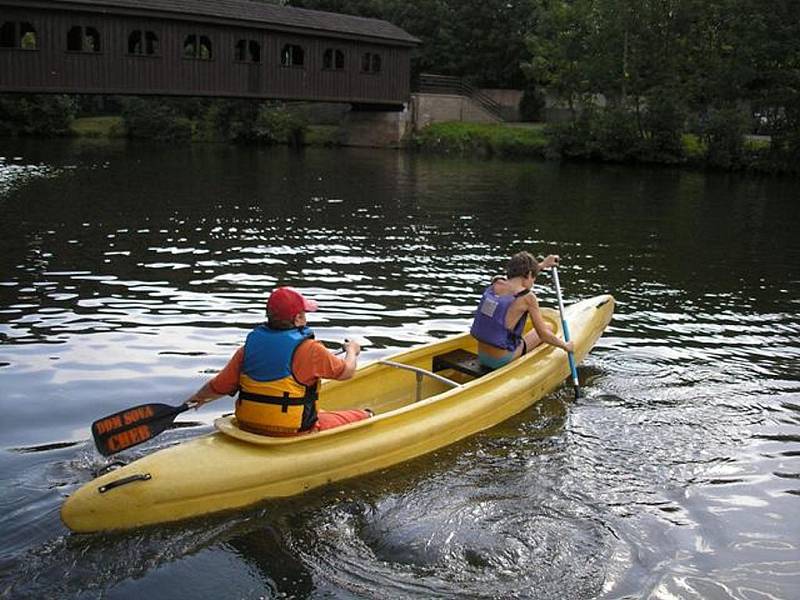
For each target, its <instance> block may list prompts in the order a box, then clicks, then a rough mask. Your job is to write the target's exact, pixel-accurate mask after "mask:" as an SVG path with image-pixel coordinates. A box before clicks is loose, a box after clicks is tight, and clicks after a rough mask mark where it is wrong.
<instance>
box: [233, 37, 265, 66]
mask: <svg viewBox="0 0 800 600" xmlns="http://www.w3.org/2000/svg"><path fill="white" fill-rule="evenodd" d="M236 60H237V61H238V62H249V63H260V62H261V44H259V43H258V42H257V41H255V40H239V41H238V42H236Z"/></svg>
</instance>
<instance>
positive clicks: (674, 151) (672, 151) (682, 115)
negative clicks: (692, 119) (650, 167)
mask: <svg viewBox="0 0 800 600" xmlns="http://www.w3.org/2000/svg"><path fill="white" fill-rule="evenodd" d="M646 102H647V109H646V110H645V111H644V116H643V118H642V127H643V129H644V130H645V131H646V132H647V133H648V139H647V145H646V148H645V149H644V153H645V155H644V156H642V158H643V159H646V160H649V161H654V162H662V163H674V162H678V161H681V160H683V159H684V158H685V154H684V145H683V140H682V135H683V131H684V129H685V125H686V109H685V107H684V103H683V102H682V101H681V99H680V98H676V97H675V94H674V93H671V92H670V91H666V90H662V89H659V90H656V92H655V93H653V94H651V95H650V96H648V98H647V100H646Z"/></svg>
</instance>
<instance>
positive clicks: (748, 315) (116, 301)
mask: <svg viewBox="0 0 800 600" xmlns="http://www.w3.org/2000/svg"><path fill="white" fill-rule="evenodd" d="M799 196H800V183H799V182H798V180H792V179H771V178H753V177H748V176H739V175H728V174H708V173H705V174H704V173H698V172H691V171H682V170H672V169H647V168H628V167H621V166H592V165H574V164H573V165H559V164H556V163H547V162H500V161H472V160H461V159H455V158H433V157H425V156H414V155H409V154H405V153H398V152H394V151H377V150H356V149H349V150H322V149H320V150H310V149H309V150H306V151H304V152H292V151H289V150H286V149H283V148H281V149H253V148H233V147H227V146H223V145H208V146H200V145H195V146H191V147H171V146H161V147H154V146H146V145H134V144H127V143H124V142H120V143H114V144H109V143H107V142H102V143H101V142H91V141H89V142H86V141H83V142H51V141H48V142H12V141H9V140H4V141H1V142H0V215H2V219H1V220H0V414H2V418H1V419H0V484H1V487H0V597H2V598H42V597H48V598H133V597H136V598H138V597H147V598H149V599H151V600H155V599H159V598H169V599H173V598H187V599H189V598H191V599H196V598H348V599H349V598H415V599H416V598H419V599H423V598H424V599H427V598H537V599H538V598H545V599H546V598H570V599H572V598H576V599H580V598H640V597H647V598H664V599H673V598H737V599H738V598H741V599H753V598H787V599H788V598H798V597H800V519H798V515H800V361H799V360H798V359H800V317H798V309H800V302H799V301H798V298H799V297H800V273H799V272H798V265H800V241H798V239H799V238H798V229H799V226H800V203H799V202H798V199H799V198H798V197H799ZM520 249H529V250H531V251H532V252H534V253H537V254H548V253H559V254H560V255H561V256H562V260H563V266H562V269H561V284H562V287H563V289H564V293H565V300H566V301H567V302H569V301H571V300H575V299H578V298H583V297H587V296H593V295H597V294H600V293H611V294H613V295H614V296H615V298H616V299H617V312H616V314H615V318H614V320H613V322H612V324H611V326H610V327H609V329H608V330H607V331H606V333H605V335H604V337H603V338H601V340H600V341H599V343H598V345H597V346H596V347H595V349H594V350H593V352H592V353H591V354H590V356H589V357H588V358H587V360H586V361H585V363H584V364H583V365H581V367H580V376H581V380H582V382H583V387H584V395H583V397H581V398H580V399H579V400H577V401H576V400H574V398H573V397H572V393H571V389H570V388H569V387H568V386H566V385H565V386H563V387H562V388H560V389H559V390H557V391H555V392H554V393H553V394H551V395H550V396H548V397H547V398H545V399H544V400H543V401H542V402H540V403H539V404H537V405H535V406H534V407H532V408H531V409H529V410H527V411H525V412H524V413H522V414H520V415H518V416H517V417H515V418H513V419H511V420H510V421H508V422H505V423H503V424H501V425H499V426H497V427H495V428H493V429H491V430H488V431H486V432H483V433H481V434H478V435H475V436H473V437H471V438H469V439H467V440H464V441H462V442H459V443H457V444H455V445H453V446H450V447H448V448H446V449H444V450H442V451H439V452H436V453H434V454H431V455H428V456H424V457H422V458H419V459H417V460H415V461H412V462H410V463H406V464H403V465H399V466H397V467H395V468H392V469H388V470H386V471H383V472H380V473H376V474H373V475H369V476H365V477H361V478H357V479H354V480H350V481H346V482H342V483H337V484H334V485H331V486H330V487H327V488H324V489H321V490H317V491H314V492H311V493H308V494H305V495H303V496H299V497H296V498H292V499H288V500H282V501H277V502H275V501H273V502H265V503H264V504H261V505H258V506H255V507H253V508H251V509H247V510H242V511H237V512H233V513H229V514H223V515H217V516H213V517H208V518H201V519H196V520H193V521H188V522H183V523H177V524H172V525H168V526H161V527H151V528H147V529H144V530H139V531H132V532H127V533H111V534H96V535H76V534H71V533H69V532H68V531H67V530H66V528H65V527H64V526H63V525H62V524H61V522H60V520H59V517H58V510H59V507H60V505H61V503H62V501H63V500H64V498H65V497H66V496H67V495H68V494H70V493H71V492H72V491H74V490H75V489H76V488H77V487H78V486H79V485H80V484H82V483H84V482H86V481H87V480H89V479H90V478H91V473H92V472H93V471H94V470H95V469H97V468H99V467H101V466H103V465H104V464H105V460H103V459H102V458H101V457H100V456H99V455H98V454H97V453H96V451H95V450H94V449H93V446H92V443H91V442H90V439H89V438H90V434H89V425H90V423H91V422H92V421H93V420H95V419H96V418H98V417H100V416H103V415H105V414H108V413H110V412H114V411H116V410H120V409H122V408H126V407H129V406H133V405H136V404H139V403H142V402H165V403H170V404H178V403H180V402H181V401H182V400H183V399H185V398H186V397H187V396H188V395H189V394H190V393H192V392H193V391H194V390H195V389H196V388H198V387H199V386H200V385H201V384H202V383H203V382H204V381H205V379H206V378H208V377H209V376H210V375H211V374H213V373H214V372H216V371H217V370H218V369H220V368H221V367H222V366H223V365H224V364H225V362H226V360H227V359H228V357H229V356H230V355H231V354H232V353H233V351H234V349H235V348H236V347H237V345H238V344H240V343H241V342H242V340H243V337H244V335H245V334H246V332H247V331H248V330H249V328H251V327H253V326H254V325H255V324H257V323H258V322H259V321H260V320H261V319H262V317H263V311H264V300H265V298H266V295H267V293H268V291H269V290H270V289H271V288H273V287H274V286H276V285H279V284H290V285H295V286H297V287H298V288H300V289H301V290H303V291H304V292H305V293H307V294H308V295H309V296H311V297H313V298H315V299H317V300H318V301H319V302H320V305H321V310H320V312H318V313H316V314H314V315H313V316H312V320H311V324H312V326H314V328H315V329H316V331H317V334H318V337H320V338H323V339H329V340H342V339H344V338H345V337H348V336H351V337H352V336H356V337H358V338H361V339H362V340H363V341H364V343H365V350H364V354H363V355H362V357H363V359H364V360H371V359H376V358H382V357H385V356H387V355H389V354H391V353H393V352H396V351H398V350H400V349H404V348H408V347H410V346H412V345H415V344H419V343H423V342H427V341H430V340H432V339H435V338H440V337H443V336H446V335H450V334H452V333H455V332H461V331H463V330H464V329H465V328H467V327H468V325H469V323H470V317H471V313H472V311H473V309H474V306H475V304H476V300H477V298H478V296H479V293H480V290H481V288H482V287H483V286H484V285H485V284H486V282H487V280H488V279H489V278H490V277H491V276H492V275H493V274H495V273H497V272H499V271H500V270H501V269H502V268H503V265H504V260H505V258H506V257H507V256H508V255H510V254H511V253H512V252H515V251H517V250H520ZM536 291H537V294H538V296H539V298H540V301H541V303H542V304H543V305H549V306H553V305H554V304H555V298H554V293H553V290H552V287H551V284H550V281H549V280H548V278H546V277H542V278H540V280H538V281H537V289H536ZM230 411H231V402H230V401H229V400H224V399H223V400H220V401H218V402H217V403H214V404H211V405H208V406H206V407H204V409H203V410H201V411H198V412H196V413H187V414H188V416H186V415H184V416H182V417H180V418H179V420H181V421H182V422H183V424H184V425H185V426H184V427H180V428H177V429H173V430H170V431H168V432H166V433H164V434H163V435H161V436H159V437H158V438H156V439H155V440H153V441H152V442H150V443H148V444H146V445H144V446H140V447H137V448H136V449H133V450H131V451H128V452H127V453H124V454H123V458H125V459H126V460H130V459H132V458H135V457H137V456H141V455H143V454H146V453H149V452H152V451H153V450H154V449H156V448H159V447H163V446H166V445H170V444H174V443H176V442H178V441H180V440H182V439H186V438H190V437H194V436H197V435H201V434H204V433H207V432H210V431H211V430H212V428H211V423H212V421H213V419H214V418H215V417H216V416H219V415H220V414H223V413H226V412H230Z"/></svg>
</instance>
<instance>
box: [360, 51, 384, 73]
mask: <svg viewBox="0 0 800 600" xmlns="http://www.w3.org/2000/svg"><path fill="white" fill-rule="evenodd" d="M361 72H362V73H380V72H381V55H380V54H375V53H374V52H365V53H364V55H363V56H362V57H361Z"/></svg>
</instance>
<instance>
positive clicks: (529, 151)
mask: <svg viewBox="0 0 800 600" xmlns="http://www.w3.org/2000/svg"><path fill="white" fill-rule="evenodd" d="M7 137H8V136H7ZM10 137H12V138H13V137H17V138H31V137H38V138H39V139H48V138H50V139H53V138H84V139H95V140H102V139H108V140H123V139H130V138H131V136H129V134H128V131H127V130H126V127H125V121H124V118H123V117H122V116H121V115H99V116H84V117H76V118H75V119H73V120H72V121H71V122H70V124H69V127H68V130H67V131H66V132H64V133H63V134H61V135H54V136H27V135H19V136H10ZM344 137H345V136H344V132H343V129H342V127H341V126H340V125H330V124H327V125H321V124H306V125H305V126H304V127H303V130H302V135H301V136H299V137H297V136H293V137H292V138H290V139H287V140H285V141H279V140H275V141H273V142H272V144H274V145H289V146H292V145H293V146H300V147H327V148H344V147H351V145H349V144H346V143H344V142H343V140H344ZM142 141H145V140H142ZM151 141H153V142H155V143H159V144H161V143H174V144H177V145H185V144H197V143H221V144H231V145H242V142H237V141H235V140H230V139H225V138H224V137H223V136H214V135H209V134H208V132H206V131H202V130H200V129H199V128H197V127H195V128H193V130H192V134H191V135H190V136H189V137H188V138H187V139H181V140H175V141H168V142H164V141H162V140H151ZM256 144H257V143H256ZM257 145H258V144H257ZM267 145H269V144H267ZM386 149H393V150H401V151H406V152H419V153H423V154H434V155H440V156H454V157H459V158H474V159H476V160H489V159H500V160H509V159H511V160H516V159H536V160H553V161H564V162H583V163H595V164H624V165H629V166H646V167H654V166H655V167H658V166H665V167H678V168H687V169H691V170H701V171H711V172H731V173H734V172H736V173H751V174H758V175H788V176H790V177H791V176H797V175H798V173H797V172H793V171H791V170H788V169H783V168H781V167H780V165H776V164H774V163H772V162H770V160H769V157H770V151H771V140H770V139H769V138H768V137H767V136H750V135H748V136H744V140H743V150H744V151H743V153H742V156H741V157H739V158H738V160H737V161H736V162H735V164H731V165H728V166H724V167H723V166H719V165H714V164H709V162H708V157H707V152H708V145H707V144H706V143H705V142H704V141H703V139H702V138H701V136H699V135H698V134H691V133H687V134H683V135H682V136H681V149H682V156H680V157H677V158H675V157H671V158H670V159H669V160H638V159H631V158H625V159H619V160H609V159H607V158H601V157H597V156H591V155H589V156H569V155H567V154H565V153H564V152H559V150H558V149H557V148H556V147H555V145H554V137H553V133H552V128H551V126H550V125H549V124H546V123H492V124H486V123H465V122H456V121H454V122H444V123H434V124H431V125H428V126H426V127H425V128H423V129H422V130H420V131H418V132H415V133H412V134H410V135H408V136H407V137H406V139H405V140H404V143H403V144H402V145H400V146H399V147H398V146H386Z"/></svg>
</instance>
